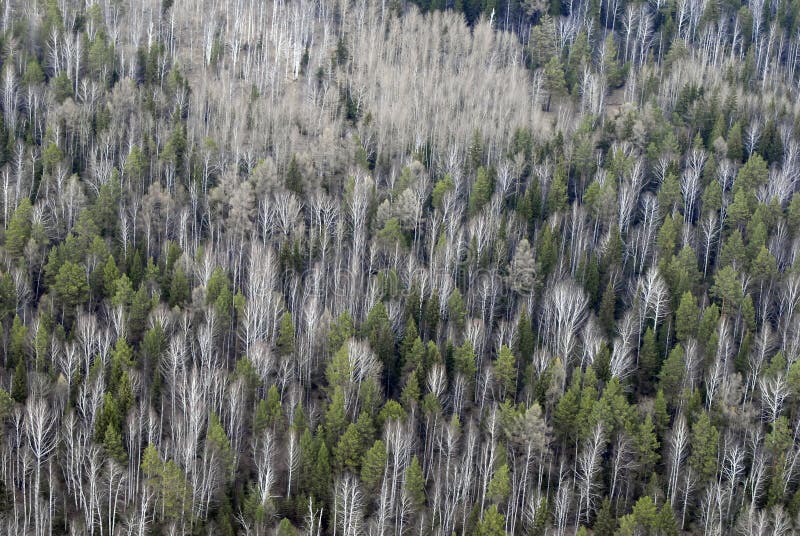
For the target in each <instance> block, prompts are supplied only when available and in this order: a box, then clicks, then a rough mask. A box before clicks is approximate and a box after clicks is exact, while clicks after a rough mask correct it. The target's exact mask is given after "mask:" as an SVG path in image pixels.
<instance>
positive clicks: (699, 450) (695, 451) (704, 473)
mask: <svg viewBox="0 0 800 536" xmlns="http://www.w3.org/2000/svg"><path fill="white" fill-rule="evenodd" d="M691 445H692V452H691V454H690V455H689V465H690V466H691V467H692V468H693V469H694V470H695V471H696V473H697V475H698V477H699V479H700V482H701V484H704V483H706V482H708V481H709V480H710V479H711V478H712V477H713V476H714V475H715V474H716V472H717V450H718V448H719V432H718V431H717V429H716V427H714V425H713V424H711V419H710V418H709V416H708V414H707V413H701V414H700V416H699V417H698V419H697V422H696V423H694V425H693V426H692V434H691Z"/></svg>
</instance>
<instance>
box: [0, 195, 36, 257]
mask: <svg viewBox="0 0 800 536" xmlns="http://www.w3.org/2000/svg"><path fill="white" fill-rule="evenodd" d="M32 216H33V206H32V205H31V200H30V199H28V198H27V197H23V198H22V200H21V201H20V202H19V205H18V206H17V208H16V210H15V211H14V214H13V215H12V216H11V220H10V221H9V222H8V229H6V251H7V252H8V254H9V255H10V256H11V258H12V259H19V258H20V257H22V254H23V252H24V251H25V246H26V245H27V244H28V239H29V238H30V236H31V229H32V225H31V218H32Z"/></svg>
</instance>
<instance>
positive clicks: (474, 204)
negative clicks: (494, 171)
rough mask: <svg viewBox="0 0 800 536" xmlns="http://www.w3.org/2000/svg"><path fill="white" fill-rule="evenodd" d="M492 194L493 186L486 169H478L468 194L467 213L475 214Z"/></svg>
mask: <svg viewBox="0 0 800 536" xmlns="http://www.w3.org/2000/svg"><path fill="white" fill-rule="evenodd" d="M493 192H494V185H493V184H492V180H491V178H490V177H489V173H488V172H487V171H486V168H484V167H482V166H481V167H479V168H478V170H477V176H476V178H475V183H474V184H473V185H472V191H471V192H470V194H469V213H470V214H473V215H475V214H477V213H479V212H480V211H481V209H482V208H483V207H484V206H485V205H486V203H488V202H489V200H490V199H491V198H492V193H493Z"/></svg>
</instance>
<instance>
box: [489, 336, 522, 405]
mask: <svg viewBox="0 0 800 536" xmlns="http://www.w3.org/2000/svg"><path fill="white" fill-rule="evenodd" d="M494 375H495V378H496V379H497V383H498V386H499V388H500V400H505V399H506V397H508V398H511V399H513V398H514V396H515V395H516V392H517V358H516V357H514V354H513V353H511V348H509V347H508V346H506V345H502V346H501V347H500V353H499V354H498V355H497V360H495V362H494Z"/></svg>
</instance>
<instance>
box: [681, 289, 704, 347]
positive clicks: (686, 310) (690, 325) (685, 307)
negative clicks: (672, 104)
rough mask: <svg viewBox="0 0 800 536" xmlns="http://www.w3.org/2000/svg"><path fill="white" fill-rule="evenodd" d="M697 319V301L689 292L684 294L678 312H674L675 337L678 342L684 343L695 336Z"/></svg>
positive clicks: (698, 312) (698, 314)
mask: <svg viewBox="0 0 800 536" xmlns="http://www.w3.org/2000/svg"><path fill="white" fill-rule="evenodd" d="M699 317H700V310H699V309H698V307H697V299H696V298H695V297H694V295H693V294H692V293H691V292H688V291H687V292H684V293H683V296H681V303H680V305H679V306H678V310H677V311H675V335H676V336H677V338H678V340H679V341H681V342H685V341H686V340H687V339H689V338H690V337H694V336H696V335H697V324H698V319H699Z"/></svg>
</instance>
